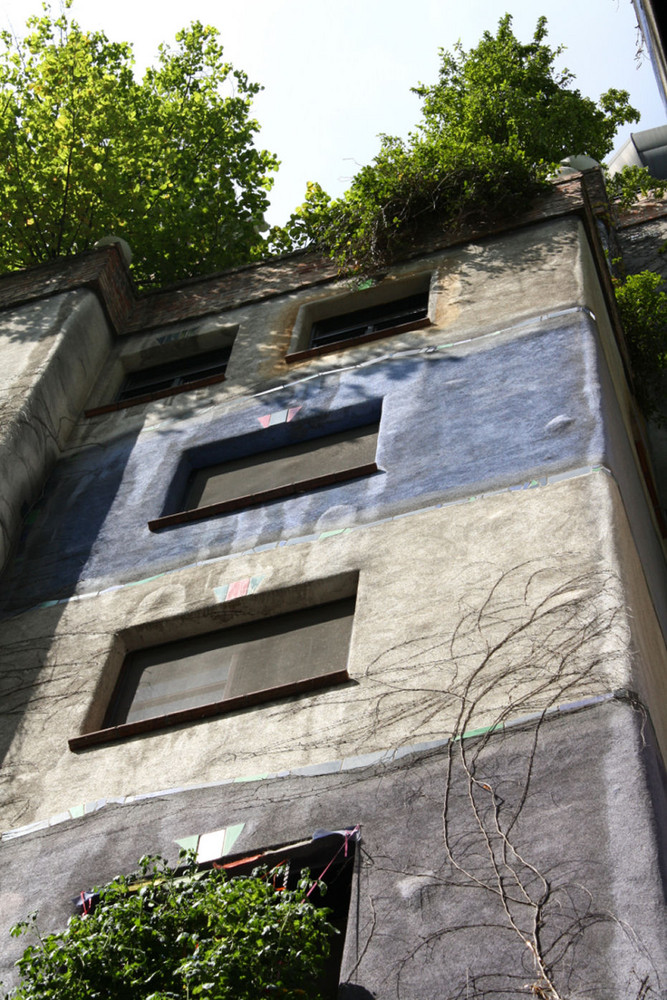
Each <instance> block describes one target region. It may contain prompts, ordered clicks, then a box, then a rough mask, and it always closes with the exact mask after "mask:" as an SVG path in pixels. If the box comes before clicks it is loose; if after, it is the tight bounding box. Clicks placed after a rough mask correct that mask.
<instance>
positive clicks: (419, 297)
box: [309, 290, 428, 348]
mask: <svg viewBox="0 0 667 1000" xmlns="http://www.w3.org/2000/svg"><path fill="white" fill-rule="evenodd" d="M427 314H428V290H426V291H423V292H419V293H418V294H416V295H408V296H406V297H405V298H403V299H396V300H394V301H392V302H383V303H381V304H380V305H375V306H369V307H368V308H366V309H356V310H354V311H353V312H348V313H344V314H343V315H342V316H331V317H330V318H329V319H320V320H317V321H316V322H315V323H313V326H312V328H311V333H310V345H309V346H310V347H311V348H316V347H327V346H328V345H329V344H337V343H339V342H342V341H347V340H353V339H354V340H356V339H357V338H358V337H366V336H369V335H371V334H376V333H381V332H383V331H386V330H391V329H393V328H394V327H399V326H405V325H406V324H411V323H415V322H417V321H418V320H423V319H425V318H426V316H427Z"/></svg>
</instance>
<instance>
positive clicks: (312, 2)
mask: <svg viewBox="0 0 667 1000" xmlns="http://www.w3.org/2000/svg"><path fill="white" fill-rule="evenodd" d="M54 6H55V7H56V8H57V0H56V2H55V3H54ZM508 9H509V11H510V13H512V14H513V17H514V29H515V31H516V33H517V34H518V36H519V37H520V38H521V39H522V40H523V41H528V40H529V39H530V37H531V36H532V33H533V30H534V28H535V22H536V20H537V17H538V15H539V14H541V13H544V14H546V16H547V18H548V22H549V41H550V43H551V44H552V45H553V46H556V45H558V44H564V45H565V46H566V51H565V53H564V54H563V56H562V60H563V66H567V67H568V68H569V69H570V70H572V71H573V72H574V73H575V75H576V78H577V82H576V86H578V87H579V89H580V90H581V91H582V93H584V94H586V95H588V96H590V97H593V98H597V97H599V95H600V94H601V93H602V92H603V91H605V90H607V89H608V88H609V87H619V88H625V89H626V90H629V91H630V95H631V98H632V103H633V104H634V105H635V107H636V108H638V110H639V111H640V112H641V116H642V119H641V122H640V124H639V125H633V126H632V130H635V131H636V130H638V129H645V128H654V127H655V126H657V125H663V124H665V111H664V108H663V105H662V102H661V98H660V96H659V92H658V88H657V85H656V83H655V78H654V76H653V71H652V68H651V66H650V63H649V62H648V59H647V58H644V60H643V61H642V62H640V64H639V65H637V60H636V58H635V56H636V51H637V45H638V40H637V31H636V21H635V17H634V11H633V8H632V5H631V2H630V0H542V3H539V2H537V3H536V2H535V0H462V2H461V0H459V2H454V0H336V2H335V3H333V2H330V0H245V3H242V2H239V0H234V2H232V0H188V2H187V3H182V2H179V3H176V2H174V0H162V2H161V3H160V4H159V5H158V4H157V3H151V2H143V3H142V2H137V0H110V2H106V3H105V2H103V0H74V7H73V14H74V16H75V17H76V19H77V20H78V21H79V23H80V24H81V25H82V26H83V27H87V28H95V29H103V30H104V31H105V32H106V34H107V35H108V36H109V38H111V39H113V40H116V41H130V42H132V43H133V44H134V50H135V56H136V60H137V67H138V69H139V70H143V68H145V66H146V65H148V64H149V63H150V62H152V61H153V59H154V57H155V54H156V52H157V47H158V44H159V43H160V42H162V41H171V40H173V37H174V34H175V33H176V31H177V30H178V29H179V28H181V27H184V25H185V23H186V22H187V21H189V20H195V19H198V20H200V21H203V22H204V23H205V24H212V25H214V26H215V27H217V28H218V29H219V31H220V33H221V38H222V42H223V45H224V47H225V54H226V57H227V58H228V59H229V60H230V61H231V62H232V63H233V64H234V65H235V66H237V67H238V68H239V69H243V70H245V72H246V73H247V74H248V75H249V77H250V79H251V80H255V81H257V82H259V83H262V84H263V85H264V87H265V90H264V91H263V92H262V93H261V94H260V95H259V96H258V97H257V99H256V101H255V106H254V107H255V116H256V118H257V119H258V121H259V122H260V124H261V125H262V131H261V134H260V137H259V140H258V143H259V145H261V146H262V147H264V148H266V149H270V150H271V151H272V152H274V153H276V154H277V155H278V156H279V158H280V159H281V161H282V166H281V168H280V172H279V173H278V175H277V177H276V181H275V186H274V189H273V194H272V207H271V209H270V211H269V212H268V213H267V218H268V221H269V222H272V223H280V222H283V221H285V219H286V218H287V217H288V215H289V214H290V212H291V211H292V209H293V208H294V207H295V206H296V205H297V204H300V203H301V202H302V201H303V196H304V191H305V187H306V182H307V181H309V180H317V181H319V182H320V183H321V184H322V186H323V187H324V189H325V190H326V191H328V192H329V194H331V195H336V194H340V193H341V192H342V191H343V190H344V189H345V187H347V185H348V183H349V179H350V178H351V176H352V175H353V174H354V173H355V171H356V169H357V168H358V166H360V165H363V164H365V163H368V162H369V161H370V160H371V159H372V158H373V156H374V155H375V154H376V152H377V150H378V140H377V135H378V134H379V133H382V132H385V133H388V134H391V135H401V136H405V135H406V134H407V132H408V131H409V130H410V129H411V128H412V127H413V126H414V125H415V124H416V122H417V121H418V119H419V101H418V99H417V97H416V96H415V95H414V94H411V93H410V87H412V86H414V85H415V84H417V83H419V82H423V83H432V82H434V81H435V79H436V76H437V68H438V48H439V47H443V48H446V49H449V48H451V47H452V46H453V44H454V43H455V42H456V41H457V40H458V39H460V40H461V41H462V43H463V45H464V47H465V48H470V47H471V46H472V45H474V44H475V43H476V42H477V40H478V39H479V37H480V35H481V34H482V32H483V31H484V30H485V29H490V30H494V29H495V27H496V25H497V22H498V20H499V18H500V17H501V16H502V15H503V14H504V13H505V11H506V10H508ZM40 12H41V5H40V3H39V0H0V27H3V28H4V27H8V28H12V29H13V30H14V31H15V32H16V33H18V34H21V33H22V32H23V26H24V24H25V19H26V17H27V16H29V15H30V14H33V13H40ZM630 131H631V129H630V128H627V129H626V130H625V131H624V132H623V133H619V136H618V139H617V148H618V147H619V146H620V145H622V143H623V142H624V141H625V139H626V138H628V136H629V133H630Z"/></svg>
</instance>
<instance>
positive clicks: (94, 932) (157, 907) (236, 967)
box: [6, 856, 335, 1000]
mask: <svg viewBox="0 0 667 1000" xmlns="http://www.w3.org/2000/svg"><path fill="white" fill-rule="evenodd" d="M140 865H141V872H140V874H139V875H137V876H135V877H122V878H117V879H114V881H113V882H111V883H110V884H109V885H107V886H106V887H104V888H103V889H101V890H99V896H100V899H99V903H98V905H97V907H96V908H95V910H94V912H92V913H89V914H85V915H83V916H74V917H72V918H71V919H70V921H69V925H68V927H67V929H66V930H64V931H62V932H61V933H57V934H49V935H48V936H44V937H41V936H40V935H39V933H38V931H37V928H36V922H35V918H34V917H32V918H31V919H29V920H28V921H25V922H23V923H21V924H19V925H17V926H16V927H15V928H13V930H12V933H13V934H14V935H15V936H16V935H20V934H23V933H25V932H29V931H30V932H33V931H34V932H35V933H36V934H37V942H36V943H34V944H30V945H28V947H27V948H26V949H25V951H24V953H23V957H22V958H20V959H19V961H18V963H17V965H18V968H19V971H20V973H21V982H20V985H19V986H18V987H17V989H16V990H15V991H14V992H13V993H12V994H10V995H7V998H8V997H11V1000H102V998H104V1000H174V998H178V1000H194V998H195V997H203V998H207V1000H261V998H264V997H266V998H270V997H279V998H280V1000H297V998H301V1000H303V998H304V997H308V998H309V1000H318V998H319V994H318V992H317V982H316V981H317V975H318V973H319V972H320V971H321V968H322V965H323V962H324V960H325V959H326V957H327V955H328V953H329V942H330V939H331V935H332V933H335V931H334V929H333V928H332V926H331V925H330V924H329V922H328V920H327V912H328V911H326V910H325V909H322V908H318V907H316V906H314V905H313V903H312V902H310V900H309V898H308V897H307V895H306V894H307V892H308V890H309V888H310V887H311V886H312V880H309V879H308V877H307V873H306V875H305V877H304V879H302V881H301V882H300V883H299V885H298V887H297V888H296V889H295V890H288V889H283V890H282V891H281V890H280V889H276V888H275V887H274V884H273V882H274V881H275V877H274V874H273V873H272V874H271V876H268V875H267V873H266V871H265V870H264V871H262V870H257V871H255V872H253V875H252V877H246V878H236V879H233V880H231V879H228V877H227V875H226V873H225V872H224V871H222V870H216V869H213V870H211V871H205V872H204V871H200V870H199V869H198V867H197V865H196V863H195V861H194V859H193V857H192V856H187V861H186V863H185V865H184V867H181V868H179V869H172V868H170V867H169V866H168V865H167V864H166V862H165V861H164V860H163V859H161V858H154V857H148V858H143V859H142V860H141V862H140ZM320 888H322V889H323V888H324V887H323V885H322V884H321V883H320ZM7 998H6V1000H7Z"/></svg>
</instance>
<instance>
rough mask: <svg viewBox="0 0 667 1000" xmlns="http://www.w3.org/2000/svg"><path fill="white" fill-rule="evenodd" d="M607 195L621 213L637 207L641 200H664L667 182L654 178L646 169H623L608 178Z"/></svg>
mask: <svg viewBox="0 0 667 1000" xmlns="http://www.w3.org/2000/svg"><path fill="white" fill-rule="evenodd" d="M606 185H607V194H608V195H609V200H610V201H613V202H614V203H615V204H616V205H617V207H618V208H619V209H620V210H621V211H626V210H627V209H628V208H631V207H632V206H633V205H636V204H637V202H638V201H639V199H640V198H658V199H661V198H664V197H665V194H667V181H664V180H659V179H658V178H657V177H652V176H651V174H650V173H649V172H648V169H647V168H646V167H636V166H633V167H623V169H622V170H619V171H618V173H615V174H611V175H608V176H607V179H606Z"/></svg>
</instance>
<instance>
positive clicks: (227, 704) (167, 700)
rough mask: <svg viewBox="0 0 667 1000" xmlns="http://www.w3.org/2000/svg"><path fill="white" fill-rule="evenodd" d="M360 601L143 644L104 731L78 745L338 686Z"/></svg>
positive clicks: (126, 670) (73, 745)
mask: <svg viewBox="0 0 667 1000" xmlns="http://www.w3.org/2000/svg"><path fill="white" fill-rule="evenodd" d="M354 604H355V598H354V597H348V598H345V599H343V600H338V601H332V602H330V603H328V604H321V605H317V606H315V607H311V608H306V609H304V610H300V611H293V612H289V613H287V614H283V615H277V616H275V617H273V618H268V619H263V620H260V621H256V622H251V623H249V624H247V625H237V626H234V627H233V628H228V629H221V630H218V631H216V632H209V633H206V634H204V635H198V636H193V637H191V638H188V639H182V640H178V641H176V642H170V643H164V644H161V645H159V646H152V647H149V648H146V649H140V650H136V651H133V652H131V653H129V654H128V656H127V657H126V658H125V662H124V663H123V667H122V669H121V673H120V676H119V679H118V683H117V684H116V689H115V691H114V695H113V697H112V699H111V702H110V705H109V707H108V709H107V712H106V715H105V717H104V721H103V723H102V726H103V728H102V729H101V730H98V731H96V732H93V733H84V734H83V735H82V736H78V737H74V738H72V739H71V740H70V741H69V745H70V749H72V750H77V749H83V748H84V747H87V746H90V745H93V744H95V743H104V742H108V741H110V740H113V739H120V738H122V737H124V736H129V735H133V734H135V733H140V732H146V731H150V730H152V729H158V728H163V727H165V726H169V725H176V724H178V723H182V722H187V721H191V720H196V719H199V718H205V717H209V716H213V715H220V714H222V713H224V712H230V711H233V710H236V709H240V708H245V707H248V706H251V705H255V704H259V703H261V702H264V701H268V700H270V699H275V698H280V697H285V696H287V695H292V694H297V693H299V692H305V691H310V690H314V689H317V688H321V687H325V686H329V685H332V684H339V683H343V682H345V681H347V680H348V679H349V676H348V673H347V658H348V651H349V645H350V636H351V633H352V620H353V615H354Z"/></svg>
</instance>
